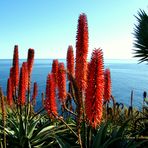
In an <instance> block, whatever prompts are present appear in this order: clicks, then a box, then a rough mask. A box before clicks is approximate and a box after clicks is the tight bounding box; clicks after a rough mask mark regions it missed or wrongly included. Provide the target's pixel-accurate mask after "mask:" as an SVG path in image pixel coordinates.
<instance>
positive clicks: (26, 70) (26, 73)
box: [22, 62, 29, 90]
mask: <svg viewBox="0 0 148 148" xmlns="http://www.w3.org/2000/svg"><path fill="white" fill-rule="evenodd" d="M22 66H23V67H24V69H25V70H24V71H25V90H28V81H29V76H28V75H29V74H28V64H27V62H23V65H22Z"/></svg>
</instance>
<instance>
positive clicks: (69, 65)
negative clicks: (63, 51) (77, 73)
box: [67, 46, 74, 79]
mask: <svg viewBox="0 0 148 148" xmlns="http://www.w3.org/2000/svg"><path fill="white" fill-rule="evenodd" d="M67 70H68V72H69V74H71V75H72V76H74V54H73V47H72V46H69V47H68V50H67ZM68 79H69V78H68Z"/></svg>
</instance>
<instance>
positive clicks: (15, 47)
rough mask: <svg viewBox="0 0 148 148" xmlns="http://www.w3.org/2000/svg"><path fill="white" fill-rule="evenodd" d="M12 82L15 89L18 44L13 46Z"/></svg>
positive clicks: (17, 76) (17, 81)
mask: <svg viewBox="0 0 148 148" xmlns="http://www.w3.org/2000/svg"><path fill="white" fill-rule="evenodd" d="M13 69H14V70H13V83H14V87H15V89H16V88H17V87H18V83H19V55H18V45H15V46H14V54H13Z"/></svg>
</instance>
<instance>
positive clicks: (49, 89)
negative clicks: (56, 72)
mask: <svg viewBox="0 0 148 148" xmlns="http://www.w3.org/2000/svg"><path fill="white" fill-rule="evenodd" d="M54 85H55V84H54V79H53V74H52V73H51V74H48V77H47V83H46V99H45V102H44V106H45V109H46V111H47V112H48V115H49V116H50V117H51V118H52V117H56V116H57V115H58V113H57V105H56V98H55V86H54Z"/></svg>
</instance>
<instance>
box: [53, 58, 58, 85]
mask: <svg viewBox="0 0 148 148" xmlns="http://www.w3.org/2000/svg"><path fill="white" fill-rule="evenodd" d="M58 63H59V62H58V60H57V59H55V60H53V63H52V70H51V72H52V73H53V78H54V83H55V86H57V85H58Z"/></svg>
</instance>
